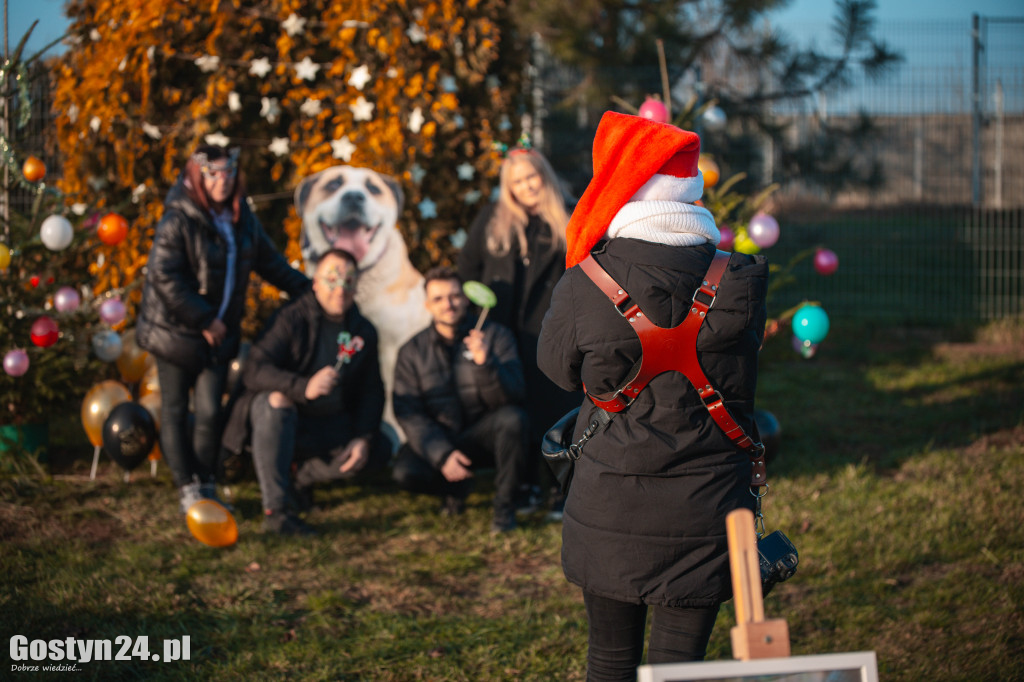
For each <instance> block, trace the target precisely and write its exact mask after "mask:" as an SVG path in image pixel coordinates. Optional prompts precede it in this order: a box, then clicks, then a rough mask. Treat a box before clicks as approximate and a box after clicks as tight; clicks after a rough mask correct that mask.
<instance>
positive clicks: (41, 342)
mask: <svg viewBox="0 0 1024 682" xmlns="http://www.w3.org/2000/svg"><path fill="white" fill-rule="evenodd" d="M59 335H60V332H59V330H58V329H57V323H56V322H54V321H53V320H52V319H51V318H49V317H47V316H46V315H41V316H40V317H39V319H37V320H36V321H35V322H33V323H32V330H31V337H32V343H34V344H35V345H37V346H39V347H40V348H49V347H50V346H52V345H53V344H55V343H57V337H58V336H59Z"/></svg>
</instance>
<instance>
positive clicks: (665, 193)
mask: <svg viewBox="0 0 1024 682" xmlns="http://www.w3.org/2000/svg"><path fill="white" fill-rule="evenodd" d="M703 194H704V174H703V173H701V172H700V171H697V176H696V177H693V178H677V177H675V176H674V175H662V174H661V173H655V174H654V175H652V176H651V179H650V180H648V181H647V182H645V183H644V184H643V186H642V187H640V189H638V190H637V191H636V194H634V195H633V196H632V197H630V199H629V200H630V201H682V202H685V203H690V202H694V201H697V200H698V199H700V198H701V196H702V195H703Z"/></svg>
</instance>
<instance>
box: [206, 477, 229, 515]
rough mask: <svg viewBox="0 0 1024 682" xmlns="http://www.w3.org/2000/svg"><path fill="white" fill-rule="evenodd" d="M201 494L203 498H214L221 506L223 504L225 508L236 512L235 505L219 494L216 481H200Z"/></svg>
mask: <svg viewBox="0 0 1024 682" xmlns="http://www.w3.org/2000/svg"><path fill="white" fill-rule="evenodd" d="M199 495H200V496H201V497H202V498H203V499H206V500H213V501H214V502H216V503H217V504H219V505H220V506H222V507H224V508H225V509H227V510H228V511H229V512H234V511H235V508H234V507H232V506H231V505H230V504H228V503H227V502H225V501H224V500H222V499H221V498H220V497H218V496H217V484H216V483H213V482H210V483H200V484H199Z"/></svg>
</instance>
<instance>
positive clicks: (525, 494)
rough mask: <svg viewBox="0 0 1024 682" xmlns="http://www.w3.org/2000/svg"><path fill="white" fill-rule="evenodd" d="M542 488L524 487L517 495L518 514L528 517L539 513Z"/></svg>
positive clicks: (521, 487) (520, 488)
mask: <svg viewBox="0 0 1024 682" xmlns="http://www.w3.org/2000/svg"><path fill="white" fill-rule="evenodd" d="M541 500H542V498H541V495H540V486H536V485H522V486H520V487H519V492H518V493H517V494H516V503H515V504H516V514H517V515H518V516H528V515H530V514H533V513H535V512H537V511H538V510H539V509H540V504H541Z"/></svg>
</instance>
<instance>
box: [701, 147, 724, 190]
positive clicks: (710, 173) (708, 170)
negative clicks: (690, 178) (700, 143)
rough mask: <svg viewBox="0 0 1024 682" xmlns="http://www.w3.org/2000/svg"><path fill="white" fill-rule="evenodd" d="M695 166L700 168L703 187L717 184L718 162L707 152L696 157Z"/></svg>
mask: <svg viewBox="0 0 1024 682" xmlns="http://www.w3.org/2000/svg"><path fill="white" fill-rule="evenodd" d="M697 168H699V169H700V172H701V174H702V175H703V176H704V189H711V188H712V187H714V186H715V185H717V184H718V179H719V177H720V175H719V171H718V164H717V163H715V161H714V159H712V158H711V157H710V156H708V155H707V154H701V155H700V156H699V157H698V158H697Z"/></svg>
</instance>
